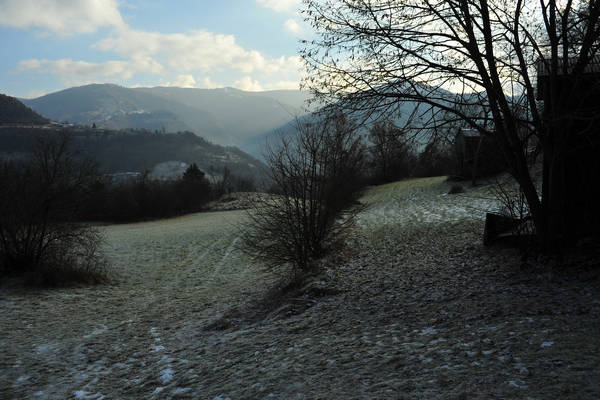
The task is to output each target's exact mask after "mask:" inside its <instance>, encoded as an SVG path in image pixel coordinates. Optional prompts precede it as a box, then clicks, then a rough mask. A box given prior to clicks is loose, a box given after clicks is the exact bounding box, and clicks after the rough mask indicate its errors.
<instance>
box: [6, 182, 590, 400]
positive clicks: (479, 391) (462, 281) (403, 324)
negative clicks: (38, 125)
mask: <svg viewBox="0 0 600 400" xmlns="http://www.w3.org/2000/svg"><path fill="white" fill-rule="evenodd" d="M450 187H451V183H449V182H446V181H445V179H444V178H427V179H417V180H408V181H402V182H396V183H392V184H389V185H383V186H378V187H373V188H369V189H368V190H367V191H366V193H365V195H364V197H363V199H362V201H363V202H364V203H365V204H366V205H367V207H366V209H365V210H364V211H363V212H362V213H361V214H360V215H359V216H358V218H357V224H356V226H355V229H354V231H353V234H352V235H351V236H349V237H348V242H347V246H346V247H345V248H341V249H339V251H338V252H336V253H334V254H330V255H329V257H328V258H327V259H326V260H324V262H323V265H324V271H323V273H322V274H321V275H320V276H318V277H317V278H315V280H314V281H313V283H314V284H315V285H317V286H318V287H319V288H324V289H327V290H312V289H311V290H306V291H304V292H303V291H300V292H298V293H296V294H294V295H293V296H292V297H290V296H288V297H284V298H280V299H279V300H278V301H283V304H280V303H277V302H276V301H275V300H274V299H273V298H271V297H269V296H270V295H269V293H270V289H271V288H273V287H274V286H275V285H276V282H277V277H276V276H273V275H272V274H269V273H267V272H265V271H263V269H262V268H261V267H260V265H257V264H255V263H252V262H250V261H249V260H248V259H247V258H245V257H244V256H243V255H242V254H241V253H240V252H239V251H238V249H237V246H236V244H237V243H239V241H240V240H241V237H240V231H239V229H238V224H239V223H240V222H241V221H243V219H244V212H243V211H226V212H208V213H200V214H193V215H188V216H185V217H181V218H174V219H169V220H163V221H155V222H145V223H138V224H126V225H112V226H106V227H103V228H102V230H103V233H104V234H105V237H106V245H105V252H106V255H107V257H108V258H109V260H110V261H111V263H112V266H113V271H114V276H115V282H114V283H113V284H111V285H104V286H97V287H80V288H68V289H54V290H42V289H33V290H31V289H27V290H25V289H22V288H18V287H8V286H6V287H2V288H0V309H1V310H2V311H3V312H2V316H1V317H0V323H1V324H0V352H1V353H2V355H3V356H2V358H1V359H0V398H2V399H209V400H213V399H217V398H221V399H225V398H227V397H229V398H230V399H231V400H237V399H338V398H339V399H404V398H411V399H438V398H439V399H447V398H456V399H471V398H475V399H489V398H506V399H508V398H510V399H513V398H522V399H529V398H532V399H546V398H561V399H562V398H566V399H569V398H572V399H596V398H600V384H599V382H600V372H599V371H600V356H599V355H598V348H600V347H599V346H600V322H599V321H600V318H598V316H600V290H599V287H600V283H599V282H600V278H599V277H598V272H597V271H598V270H599V269H598V268H595V269H593V268H588V269H586V268H583V267H580V266H579V267H578V268H577V269H575V270H574V271H575V272H570V273H561V272H560V271H557V270H554V269H552V268H551V267H549V264H551V262H550V261H548V260H546V259H531V260H529V261H527V262H524V261H522V259H521V257H520V254H519V253H518V252H516V251H513V250H511V249H501V248H491V249H490V248H485V247H483V246H482V245H481V232H482V228H483V217H484V215H485V211H486V210H494V209H496V208H497V207H498V205H497V204H496V203H495V202H494V201H493V200H491V196H490V193H489V191H490V186H485V185H482V186H479V187H476V188H469V187H467V191H466V192H465V193H461V194H458V195H448V194H447V193H448V191H449V189H450ZM577 260H581V258H579V259H577ZM577 262H578V263H580V262H579V261H577ZM594 262H596V263H597V259H595V261H594V259H592V260H591V261H590V260H587V259H584V262H583V263H580V264H581V265H585V263H589V264H590V265H596V264H593V263H594ZM578 265H579V264H578ZM315 285H313V286H312V287H313V288H314V287H315Z"/></svg>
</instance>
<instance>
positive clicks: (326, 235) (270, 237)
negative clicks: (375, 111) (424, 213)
mask: <svg viewBox="0 0 600 400" xmlns="http://www.w3.org/2000/svg"><path fill="white" fill-rule="evenodd" d="M356 132H357V131H356V127H355V126H354V124H352V123H351V121H349V120H348V119H346V118H345V117H344V116H343V115H339V114H336V115H333V116H329V117H327V118H323V119H321V120H319V121H318V122H311V123H301V122H297V135H296V136H295V137H289V136H282V137H280V140H279V142H278V143H277V144H276V145H274V146H273V147H271V148H270V149H269V150H268V152H267V156H266V160H267V165H268V166H269V167H270V172H271V179H272V182H274V192H276V193H278V194H276V195H265V196H263V197H261V198H260V200H257V201H256V203H255V204H254V207H253V209H251V210H250V212H249V218H248V223H247V225H246V226H245V232H244V243H243V246H242V248H243V250H245V251H246V252H247V253H248V254H250V255H251V256H254V257H258V258H259V259H260V260H262V261H264V262H265V263H266V264H267V265H268V266H269V267H272V268H274V269H276V270H281V268H285V267H286V266H291V267H292V271H293V277H295V278H299V277H301V276H302V275H303V274H304V273H307V272H309V271H311V270H312V269H313V268H314V266H315V263H314V261H315V260H316V259H318V258H320V257H322V256H323V255H324V254H325V252H326V250H327V246H328V245H329V244H331V243H332V242H333V241H335V240H336V239H337V238H338V237H339V236H340V234H341V233H342V232H343V231H344V230H345V228H347V227H348V226H349V224H350V223H351V222H352V217H353V216H354V213H355V212H356V208H353V206H354V205H355V201H356V199H357V197H358V193H359V191H360V189H361V185H362V182H363V179H362V173H363V171H364V167H365V149H364V145H363V144H362V141H361V139H360V137H359V136H358V134H357V133H356Z"/></svg>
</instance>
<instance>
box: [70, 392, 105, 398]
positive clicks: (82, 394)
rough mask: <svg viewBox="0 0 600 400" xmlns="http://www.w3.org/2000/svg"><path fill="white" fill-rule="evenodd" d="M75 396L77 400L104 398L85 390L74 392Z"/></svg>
mask: <svg viewBox="0 0 600 400" xmlns="http://www.w3.org/2000/svg"><path fill="white" fill-rule="evenodd" d="M73 394H74V395H75V398H76V399H83V400H102V399H103V398H104V396H103V395H102V394H100V393H94V394H90V392H86V391H85V390H78V391H76V392H73Z"/></svg>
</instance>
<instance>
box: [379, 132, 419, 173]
mask: <svg viewBox="0 0 600 400" xmlns="http://www.w3.org/2000/svg"><path fill="white" fill-rule="evenodd" d="M369 141H370V142H371V146H370V147H369V152H370V153H371V164H372V168H373V170H374V171H373V173H374V177H375V178H376V179H377V180H379V181H382V182H392V181H395V180H397V179H400V178H405V177H407V176H409V175H410V172H411V169H412V168H414V167H415V166H414V164H415V163H416V157H414V155H413V153H412V149H411V147H410V145H409V143H408V141H407V138H406V135H405V131H403V130H402V129H400V128H398V127H397V126H395V125H394V124H393V123H391V122H378V123H375V124H374V125H373V126H372V127H371V129H370V130H369Z"/></svg>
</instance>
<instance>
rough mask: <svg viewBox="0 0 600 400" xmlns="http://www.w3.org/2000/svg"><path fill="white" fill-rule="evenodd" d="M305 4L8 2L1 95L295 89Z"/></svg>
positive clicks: (1, 32)
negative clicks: (110, 89)
mask: <svg viewBox="0 0 600 400" xmlns="http://www.w3.org/2000/svg"><path fill="white" fill-rule="evenodd" d="M300 6H301V0H221V1H219V0H195V1H193V0H171V1H168V0H1V1H0V52H1V54H2V57H0V93H6V94H9V95H12V96H18V97H28V98H31V97H37V96H40V95H43V94H46V93H50V92H53V91H57V90H61V89H64V88H67V87H71V86H80V85H84V84H89V83H103V82H110V83H116V84H119V85H123V86H128V87H135V86H168V85H171V86H181V87H199V88H214V87H224V86H232V87H237V88H240V89H244V90H270V89H294V88H298V82H299V80H300V76H301V73H302V63H301V60H300V59H299V58H298V56H297V51H298V48H299V43H298V39H299V38H306V37H307V35H308V34H309V28H308V27H307V26H306V25H305V24H304V23H303V21H302V18H301V16H300V14H299V12H298V8H299V7H300Z"/></svg>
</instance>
